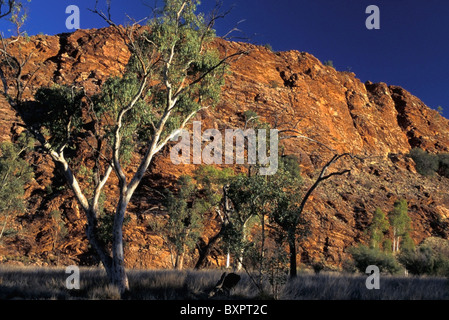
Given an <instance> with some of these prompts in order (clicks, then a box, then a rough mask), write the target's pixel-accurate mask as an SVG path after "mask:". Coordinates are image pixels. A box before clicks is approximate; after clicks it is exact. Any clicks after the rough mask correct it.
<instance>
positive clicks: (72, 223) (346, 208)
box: [0, 28, 449, 268]
mask: <svg viewBox="0 0 449 320" xmlns="http://www.w3.org/2000/svg"><path fill="white" fill-rule="evenodd" d="M216 46H217V48H218V49H219V50H220V51H221V52H223V53H224V52H227V53H232V52H233V51H237V50H245V51H248V55H246V56H243V57H241V58H240V59H239V60H237V61H235V62H233V64H232V65H231V71H232V72H231V73H229V74H228V75H227V76H226V85H225V86H224V88H223V91H222V102H221V104H220V105H219V106H218V107H217V108H216V109H215V110H207V111H202V112H200V113H199V114H198V115H197V117H196V120H201V121H202V122H203V129H206V128H216V129H219V130H225V129H227V128H241V127H242V126H243V112H244V111H246V110H254V111H256V112H257V113H258V114H259V115H260V116H261V117H262V118H263V119H264V120H266V121H267V122H269V123H270V124H271V125H272V126H275V127H277V128H278V129H280V130H287V129H288V130H293V129H294V130H295V132H296V133H297V134H300V135H304V136H307V137H309V138H311V139H314V140H316V141H319V142H320V143H316V142H313V141H310V140H306V139H293V138H292V139H287V140H283V145H284V147H285V151H284V152H285V153H286V154H295V155H297V156H298V158H299V159H300V161H301V166H302V171H303V175H304V178H305V187H307V186H310V184H311V183H313V178H314V177H316V175H317V173H318V170H319V169H320V168H321V166H322V165H323V164H324V163H325V162H327V161H328V160H329V159H330V158H331V157H332V156H333V154H335V153H336V152H338V153H343V152H349V153H351V154H353V155H354V156H355V157H354V158H353V159H351V160H345V161H342V162H340V163H338V164H337V165H336V166H335V169H333V170H337V169H343V168H344V169H351V173H350V174H349V175H346V176H342V177H335V179H331V180H329V181H326V182H325V183H323V184H322V185H321V186H320V187H319V188H318V189H317V190H316V191H315V192H314V194H313V197H312V198H311V200H310V202H309V203H308V205H307V207H306V209H305V211H306V217H307V218H308V220H309V221H310V224H311V235H310V236H309V237H308V238H307V239H305V240H304V241H302V243H301V246H300V250H299V251H300V252H299V256H298V258H299V259H300V262H303V263H309V262H311V261H313V260H314V259H318V258H321V257H323V258H324V259H325V260H326V262H327V263H328V264H330V265H339V264H341V262H342V261H343V260H344V259H345V258H346V257H347V253H346V250H347V248H348V247H349V246H352V245H354V244H356V243H358V242H365V241H366V240H367V236H366V233H365V230H366V227H367V226H368V225H369V223H370V221H371V218H372V214H373V212H374V210H375V208H376V207H380V208H381V209H383V210H384V211H386V212H388V211H389V210H391V208H392V206H393V203H394V201H395V200H397V199H400V198H405V199H407V201H408V203H409V214H410V216H411V218H412V227H413V231H412V238H413V239H414V240H415V242H416V243H419V242H421V241H422V240H423V239H425V238H427V237H429V236H432V235H434V236H440V237H445V238H447V235H448V230H449V229H448V219H449V194H447V190H449V180H448V179H446V178H441V177H433V178H423V177H422V176H420V175H419V174H417V173H416V171H415V168H414V163H413V161H412V160H410V159H409V158H407V157H406V156H405V155H406V154H407V153H408V152H409V151H410V149H411V148H414V147H421V148H423V149H426V150H428V151H430V152H448V151H449V121H448V120H447V119H445V118H443V117H441V116H440V115H439V114H438V113H437V112H436V111H435V110H431V109H430V108H428V107H427V106H426V105H425V104H424V103H423V102H422V101H420V100H419V99H418V98H417V97H415V96H413V95H412V94H411V93H409V92H407V91H406V90H404V89H402V88H401V87H397V86H388V85H387V84H385V83H371V82H367V83H362V82H361V81H360V80H359V79H357V78H356V76H355V74H354V73H349V72H338V71H336V70H335V69H334V68H332V67H329V66H324V65H323V64H322V63H321V62H320V61H319V60H318V59H317V58H315V57H314V56H312V55H311V54H308V53H304V52H298V51H288V52H280V53H273V52H271V51H270V50H268V49H267V48H265V47H260V46H255V45H251V44H246V43H238V42H226V41H224V40H217V41H216ZM11 50H12V52H13V53H15V54H17V55H21V56H23V57H25V56H27V55H29V54H31V53H32V56H31V57H30V59H29V63H28V64H27V65H26V67H25V70H24V73H23V76H24V77H30V79H31V80H30V86H29V89H27V91H26V92H25V96H27V97H32V95H33V93H34V92H35V91H36V90H37V89H38V88H39V87H41V86H50V85H52V84H54V83H58V84H63V83H65V84H75V85H78V86H84V88H85V89H86V91H88V92H90V93H93V92H97V91H98V90H99V88H100V87H101V84H102V83H103V82H104V81H105V80H106V79H107V78H108V77H109V76H112V75H119V74H120V73H121V72H123V70H124V67H125V65H126V62H127V61H128V59H129V56H130V54H129V52H128V50H127V48H126V46H125V45H124V44H123V42H122V41H121V40H120V39H119V37H118V35H117V34H116V33H115V32H114V31H113V29H108V28H106V29H99V30H96V29H92V30H78V31H76V32H74V33H72V34H61V35H58V36H51V37H50V36H37V37H32V38H31V40H30V41H28V42H25V41H22V43H20V46H19V43H17V44H15V45H14V46H13V47H12V49H11ZM33 75H34V76H33ZM32 76H33V77H32ZM11 90H12V89H11ZM0 111H1V112H0V139H1V140H2V141H5V140H10V139H11V137H12V136H13V135H14V134H16V133H17V127H18V126H17V124H18V123H19V122H20V120H19V119H18V117H17V115H16V114H15V112H14V110H13V109H12V108H11V107H10V106H9V105H8V104H7V103H6V101H5V100H1V99H0ZM324 145H325V146H326V147H324ZM78 158H79V159H82V158H83V145H82V144H81V145H80V148H79V150H78ZM30 161H31V162H33V163H34V164H35V166H36V174H35V181H33V182H32V183H31V184H30V186H29V187H27V197H28V200H29V201H28V202H29V204H28V206H29V210H28V212H27V213H24V214H23V215H20V216H19V217H18V218H17V219H16V221H14V222H13V226H14V228H16V230H19V232H18V234H17V235H15V236H10V237H7V238H5V240H4V242H3V244H2V245H0V259H2V260H3V261H12V260H17V259H16V258H14V257H18V256H25V257H27V259H26V262H27V263H33V264H37V265H47V264H57V263H59V264H67V263H78V264H83V263H85V264H89V263H93V262H94V260H93V259H92V257H91V255H90V252H89V246H88V242H87V240H86V237H85V234H84V228H85V217H84V215H83V212H81V211H80V209H79V208H78V205H77V203H76V201H75V200H74V198H73V196H72V194H71V192H70V191H69V190H67V189H66V188H64V186H63V182H62V181H60V178H58V176H57V175H55V171H54V166H53V164H52V163H51V160H50V159H49V157H47V156H45V155H42V154H39V153H34V154H33V155H31V156H30ZM194 168H195V167H194V166H193V165H183V166H175V165H173V164H171V162H170V159H169V156H168V153H167V151H163V152H161V154H159V155H158V157H157V158H156V161H155V163H154V164H153V165H152V167H151V172H148V174H147V175H146V176H145V178H144V180H143V182H142V184H141V186H140V187H139V188H138V190H137V192H136V195H135V197H134V199H133V201H132V203H131V204H130V207H129V215H130V217H131V221H130V223H129V224H128V225H127V226H126V228H125V241H126V243H127V246H126V249H125V250H126V263H127V265H128V267H135V268H164V267H170V258H169V255H168V252H167V250H166V248H165V246H164V243H163V240H162V239H161V238H160V237H159V236H158V235H157V234H156V233H154V232H152V231H151V228H150V227H149V226H148V221H149V220H151V219H153V218H154V215H155V214H157V213H158V212H159V211H160V210H159V209H160V203H159V200H158V193H157V192H156V191H157V190H162V189H163V188H164V187H168V186H170V185H171V184H172V183H173V181H174V180H175V179H176V177H178V176H179V175H181V174H184V173H190V172H192V170H193V169H194ZM129 170H130V171H132V170H133V166H132V165H131V166H130V168H129ZM58 179H59V180H58ZM50 188H51V192H50ZM154 190H156V191H154ZM115 192H116V187H115V185H114V183H111V184H110V185H108V186H107V187H106V193H107V194H108V195H110V196H108V197H107V198H108V199H107V201H106V204H105V206H106V207H109V208H113V207H114V203H113V202H112V200H113V198H114V197H113V196H114V194H115ZM52 210H59V211H61V212H62V217H63V219H64V222H65V224H66V226H67V228H68V232H69V236H68V237H66V238H65V239H63V240H61V241H59V242H57V243H56V248H57V250H54V248H53V247H54V241H53V233H52V228H51V223H52V222H51V219H50V217H49V213H50V212H51V211H52ZM111 210H112V209H111ZM216 232H217V224H216V222H215V219H214V217H213V216H211V217H210V219H208V225H207V228H206V231H205V234H204V235H203V239H202V240H203V241H204V242H205V243H207V242H208V239H210V238H211V237H213V236H214V235H215V234H216ZM56 252H58V254H56ZM195 259H196V256H194V257H191V259H190V261H189V260H188V261H186V264H187V265H189V264H190V265H192V264H194V262H195ZM209 261H210V263H211V264H221V263H222V262H223V255H222V254H221V253H220V252H219V250H215V251H212V254H211V257H210V259H209Z"/></svg>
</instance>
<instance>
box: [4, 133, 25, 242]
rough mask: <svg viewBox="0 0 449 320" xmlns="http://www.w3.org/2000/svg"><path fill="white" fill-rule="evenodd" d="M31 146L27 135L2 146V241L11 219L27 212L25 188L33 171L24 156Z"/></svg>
mask: <svg viewBox="0 0 449 320" xmlns="http://www.w3.org/2000/svg"><path fill="white" fill-rule="evenodd" d="M31 144H32V142H31V140H29V138H28V137H27V136H25V135H21V136H20V137H19V139H18V142H17V143H16V144H14V143H11V142H3V143H1V144H0V214H1V215H2V216H3V219H4V220H3V226H2V228H1V231H0V239H1V237H2V236H3V233H4V231H5V228H6V225H7V223H8V221H9V220H10V219H11V217H12V216H13V215H14V214H17V213H19V212H23V211H24V210H25V204H24V193H25V192H24V187H25V185H26V184H27V183H28V182H29V181H30V180H31V179H32V178H33V169H32V167H31V166H30V165H29V164H28V162H27V161H26V160H25V159H23V155H24V154H25V152H26V151H27V150H28V149H29V148H30V147H31Z"/></svg>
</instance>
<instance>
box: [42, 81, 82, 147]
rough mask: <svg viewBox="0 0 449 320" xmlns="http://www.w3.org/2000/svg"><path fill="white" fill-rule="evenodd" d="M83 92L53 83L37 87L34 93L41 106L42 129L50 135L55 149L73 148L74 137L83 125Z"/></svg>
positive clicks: (50, 140)
mask: <svg viewBox="0 0 449 320" xmlns="http://www.w3.org/2000/svg"><path fill="white" fill-rule="evenodd" d="M82 97H83V92H82V91H81V90H79V89H77V88H75V87H69V86H60V85H53V86H52V87H50V88H39V89H38V90H37V92H36V94H35V98H36V101H37V103H39V104H40V106H41V108H42V114H43V115H42V117H41V126H42V131H43V132H45V133H47V134H48V135H49V136H50V139H49V142H50V144H51V145H52V146H53V148H54V149H55V150H60V149H62V148H64V147H65V146H69V147H72V148H74V147H75V145H74V142H75V141H74V137H76V135H77V134H79V132H80V131H81V128H82V125H83V119H82V108H81V99H82Z"/></svg>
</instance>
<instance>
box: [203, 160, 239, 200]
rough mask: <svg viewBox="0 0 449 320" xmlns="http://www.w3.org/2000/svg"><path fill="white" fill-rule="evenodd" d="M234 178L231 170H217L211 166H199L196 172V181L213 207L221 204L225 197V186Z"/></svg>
mask: <svg viewBox="0 0 449 320" xmlns="http://www.w3.org/2000/svg"><path fill="white" fill-rule="evenodd" d="M234 176H235V174H234V171H233V170H232V169H231V168H224V169H217V168H215V167H214V166H210V165H204V166H199V167H198V169H196V170H195V172H194V179H195V180H196V181H197V184H198V187H200V188H201V190H202V192H204V194H205V195H206V199H207V201H208V202H209V203H210V204H211V206H216V205H218V204H219V203H220V201H221V200H222V197H223V186H224V185H226V184H227V183H228V181H230V180H231V179H232V177H234Z"/></svg>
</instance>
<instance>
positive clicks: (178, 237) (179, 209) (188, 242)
mask: <svg viewBox="0 0 449 320" xmlns="http://www.w3.org/2000/svg"><path fill="white" fill-rule="evenodd" d="M176 186H177V189H178V194H177V195H175V194H173V193H172V192H169V191H168V192H167V197H166V200H165V205H166V207H167V214H168V219H167V221H166V222H165V223H164V224H161V225H158V226H157V228H156V230H157V231H159V232H161V234H162V237H163V238H164V239H165V241H166V243H167V245H168V248H169V251H170V256H171V259H172V264H173V267H174V268H175V269H178V270H181V269H183V266H184V257H185V255H186V254H188V253H190V252H192V250H193V249H195V246H196V244H197V242H198V239H199V237H200V236H201V232H202V230H203V221H204V213H205V212H206V211H207V210H208V209H209V205H207V203H205V202H204V201H203V200H201V199H200V198H198V197H197V189H196V186H195V185H194V184H193V182H192V178H191V177H190V176H181V177H180V178H179V179H178V182H177V184H176Z"/></svg>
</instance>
